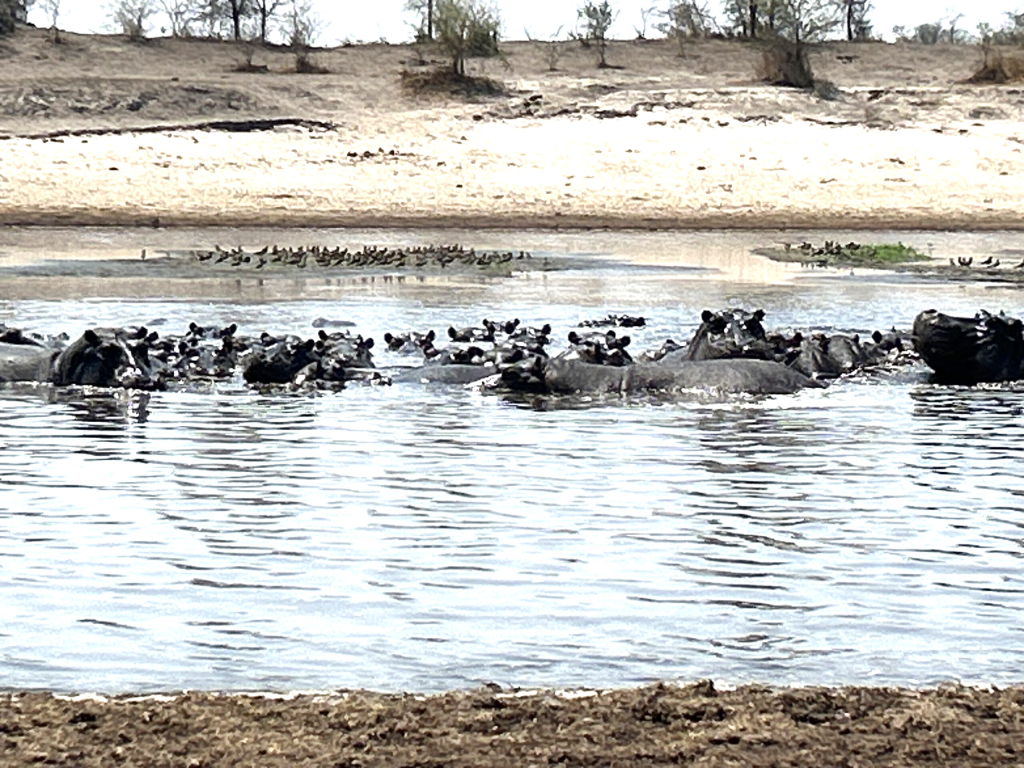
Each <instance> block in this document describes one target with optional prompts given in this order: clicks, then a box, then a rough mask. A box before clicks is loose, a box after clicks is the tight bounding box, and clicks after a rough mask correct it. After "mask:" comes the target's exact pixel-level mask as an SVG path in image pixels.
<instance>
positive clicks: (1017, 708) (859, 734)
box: [0, 682, 1024, 766]
mask: <svg viewBox="0 0 1024 768" xmlns="http://www.w3.org/2000/svg"><path fill="white" fill-rule="evenodd" d="M1022 705H1024V691H1022V690H1021V689H1019V688H1010V689H1006V690H1002V691H995V690H991V691H990V690H982V689H975V688H962V687H959V686H950V687H946V688H939V689H931V690H925V691H913V690H906V689H893V688H841V689H825V688H806V689H768V688H762V687H743V688H739V689H736V690H731V691H716V690H715V688H714V686H713V685H712V684H710V683H708V682H703V683H697V684H694V685H689V686H667V685H657V686H651V687H644V688H637V689H626V690H616V691H604V692H593V691H578V692H569V693H565V692H553V691H518V692H517V691H509V690H504V691H503V690H501V689H498V688H497V687H496V686H495V689H494V690H491V689H487V688H484V689H481V690H478V691H471V692H452V693H445V694H440V695H436V696H419V695H411V694H398V695H385V694H376V693H368V692H365V691H354V692H347V693H338V694H330V695H303V696H295V697H265V696H247V695H218V694H209V693H188V694H181V695H173V696H157V697H143V698H139V697H136V698H109V699H107V698H100V699H97V698H96V697H81V698H70V699H69V698H56V697H54V696H52V695H50V694H34V693H18V694H9V695H5V696H2V697H0V761H2V762H3V764H4V765H8V766H17V765H29V764H56V765H115V764H123V765H174V766H177V765H180V766H186V765H187V766H228V765H261V766H277V765H282V766H283V765H288V766H295V765H310V766H356V765H359V766H378V765H379V766H412V765H418V766H426V765H436V766H441V765H444V766H528V765H550V764H559V765H570V766H583V765H606V766H637V765H644V766H660V765H678V764H682V763H685V764H695V765H707V766H727V765H728V766H735V765H743V766H783V765H788V766H824V765H827V766H832V765H848V766H874V765H887V766H892V765H899V766H903V765H935V766H949V765H957V766H993V765H1018V764H1020V760H1021V751H1020V750H1021V744H1022V743H1024V724H1022V717H1021V715H1022V711H1024V706H1022Z"/></svg>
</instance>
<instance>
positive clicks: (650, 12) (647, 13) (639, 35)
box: [633, 5, 662, 40]
mask: <svg viewBox="0 0 1024 768" xmlns="http://www.w3.org/2000/svg"><path fill="white" fill-rule="evenodd" d="M661 13H662V11H661V9H660V8H658V6H656V5H652V6H651V7H650V8H641V9H640V28H639V29H637V28H636V27H633V31H634V32H636V39H637V40H646V39H647V25H648V24H649V23H650V21H651V18H652V17H653V16H657V15H659V14H661Z"/></svg>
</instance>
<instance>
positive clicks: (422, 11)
mask: <svg viewBox="0 0 1024 768" xmlns="http://www.w3.org/2000/svg"><path fill="white" fill-rule="evenodd" d="M435 1H436V0H406V3H405V10H406V11H408V12H409V13H415V14H418V15H419V21H418V22H417V23H416V24H415V25H413V26H414V27H415V29H416V42H417V43H423V42H427V41H429V40H433V39H434V16H435V12H434V5H435Z"/></svg>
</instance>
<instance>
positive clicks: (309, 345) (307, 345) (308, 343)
mask: <svg viewBox="0 0 1024 768" xmlns="http://www.w3.org/2000/svg"><path fill="white" fill-rule="evenodd" d="M315 346H316V342H314V341H313V340H312V339H306V340H305V341H304V342H302V346H301V347H299V349H301V350H303V351H305V352H311V351H312V350H313V347H315Z"/></svg>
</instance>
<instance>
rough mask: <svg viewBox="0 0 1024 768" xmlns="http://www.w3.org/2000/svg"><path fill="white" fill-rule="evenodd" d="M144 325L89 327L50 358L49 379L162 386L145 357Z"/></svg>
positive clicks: (65, 383)
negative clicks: (55, 355)
mask: <svg viewBox="0 0 1024 768" xmlns="http://www.w3.org/2000/svg"><path fill="white" fill-rule="evenodd" d="M148 336H149V333H148V331H147V330H146V329H145V328H144V327H139V328H136V329H122V328H91V329H88V330H86V331H85V332H84V333H83V334H82V335H81V336H80V337H79V338H78V339H76V340H75V341H74V342H72V343H71V344H70V345H68V346H67V347H66V348H65V349H63V350H61V352H60V354H58V355H57V357H56V359H55V360H54V361H53V367H52V370H51V375H50V382H51V383H53V384H56V385H57V386H60V387H63V386H68V385H72V384H78V385H86V386H94V387H125V388H132V389H162V388H163V381H162V379H161V378H160V377H159V376H157V375H155V374H154V372H153V370H152V368H151V366H150V361H149V359H148V350H147V347H146V339H147V337H148Z"/></svg>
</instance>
